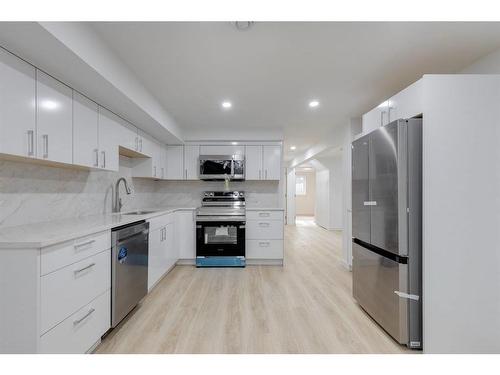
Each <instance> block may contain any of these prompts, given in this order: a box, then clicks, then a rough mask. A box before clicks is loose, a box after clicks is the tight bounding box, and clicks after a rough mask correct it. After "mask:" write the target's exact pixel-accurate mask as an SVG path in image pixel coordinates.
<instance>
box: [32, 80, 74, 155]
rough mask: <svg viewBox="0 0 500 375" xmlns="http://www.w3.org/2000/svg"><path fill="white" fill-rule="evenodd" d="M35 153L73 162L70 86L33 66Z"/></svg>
mask: <svg viewBox="0 0 500 375" xmlns="http://www.w3.org/2000/svg"><path fill="white" fill-rule="evenodd" d="M36 77H37V86H36V103H37V106H36V107H37V120H36V123H37V156H38V158H39V159H44V160H50V161H55V162H60V163H67V164H71V163H72V162H73V99H72V90H71V88H70V87H68V86H66V85H65V84H63V83H62V82H59V81H58V80H56V79H54V78H52V77H51V76H49V75H48V74H45V73H44V72H42V71H40V70H37V71H36Z"/></svg>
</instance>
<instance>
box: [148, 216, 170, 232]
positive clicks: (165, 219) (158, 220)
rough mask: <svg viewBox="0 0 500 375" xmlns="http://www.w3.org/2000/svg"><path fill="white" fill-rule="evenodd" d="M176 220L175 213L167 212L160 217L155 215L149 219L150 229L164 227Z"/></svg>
mask: <svg viewBox="0 0 500 375" xmlns="http://www.w3.org/2000/svg"><path fill="white" fill-rule="evenodd" d="M173 222H174V214H173V213H171V214H166V215H162V216H158V217H153V218H151V219H149V220H148V223H149V230H150V231H153V230H156V229H158V228H161V227H164V226H166V225H167V224H170V223H173Z"/></svg>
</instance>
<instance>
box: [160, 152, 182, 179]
mask: <svg viewBox="0 0 500 375" xmlns="http://www.w3.org/2000/svg"><path fill="white" fill-rule="evenodd" d="M166 153H167V155H166V159H167V170H166V176H165V178H166V179H167V180H183V179H184V147H183V146H167V148H166Z"/></svg>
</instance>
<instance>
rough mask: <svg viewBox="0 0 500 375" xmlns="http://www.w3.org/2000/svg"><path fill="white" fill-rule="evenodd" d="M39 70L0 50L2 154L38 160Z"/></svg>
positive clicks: (0, 140) (0, 134) (0, 147)
mask: <svg viewBox="0 0 500 375" xmlns="http://www.w3.org/2000/svg"><path fill="white" fill-rule="evenodd" d="M35 74H36V73H35V68H34V67H33V66H31V65H30V64H28V63H26V62H24V61H23V60H21V59H19V58H18V57H16V56H14V55H13V54H11V53H10V52H7V51H6V50H4V49H3V48H0V153H2V154H11V155H18V156H27V157H35V156H36V141H35V137H36V128H35V127H36V121H35V119H36V113H35V93H36V83H35V82H36V79H35V77H36V76H35Z"/></svg>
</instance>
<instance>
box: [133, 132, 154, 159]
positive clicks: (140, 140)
mask: <svg viewBox="0 0 500 375" xmlns="http://www.w3.org/2000/svg"><path fill="white" fill-rule="evenodd" d="M156 147H157V142H156V141H155V140H154V138H153V137H151V136H150V135H149V134H147V133H145V132H143V131H142V130H139V132H138V137H137V152H139V153H141V154H143V155H145V156H149V157H151V158H152V157H153V156H154V154H155V152H156Z"/></svg>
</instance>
